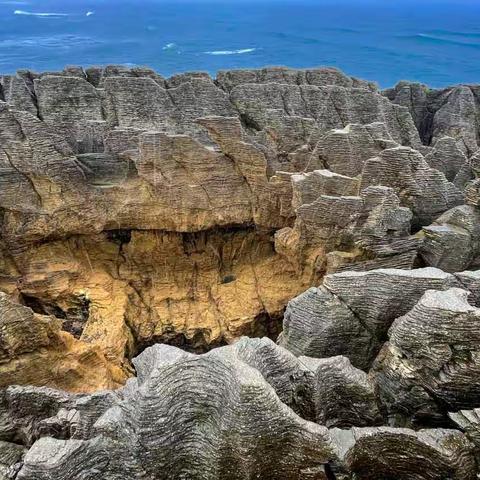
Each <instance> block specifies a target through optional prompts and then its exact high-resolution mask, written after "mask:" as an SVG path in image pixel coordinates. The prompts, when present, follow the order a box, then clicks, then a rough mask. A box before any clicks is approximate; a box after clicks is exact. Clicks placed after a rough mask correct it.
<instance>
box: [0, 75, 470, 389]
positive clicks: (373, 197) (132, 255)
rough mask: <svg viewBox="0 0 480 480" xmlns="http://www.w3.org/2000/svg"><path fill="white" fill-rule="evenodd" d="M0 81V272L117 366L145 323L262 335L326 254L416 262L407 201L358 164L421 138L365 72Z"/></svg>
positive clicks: (436, 184)
mask: <svg viewBox="0 0 480 480" xmlns="http://www.w3.org/2000/svg"><path fill="white" fill-rule="evenodd" d="M0 83H1V86H2V87H1V92H2V94H1V95H2V96H1V100H3V101H2V102H1V103H0V186H1V188H0V209H1V213H2V216H1V218H2V228H1V239H0V251H1V255H0V290H1V291H4V292H6V293H8V294H10V295H12V296H13V298H15V299H17V300H18V301H19V302H21V303H24V304H26V305H28V306H30V307H31V308H33V310H34V311H35V312H36V313H39V314H43V315H50V316H55V317H57V318H59V319H60V320H61V325H62V328H63V329H64V330H66V331H68V332H70V333H72V334H73V335H74V336H75V337H76V338H77V339H78V341H79V342H80V343H79V345H84V344H86V346H85V347H84V348H97V347H99V348H100V351H101V353H102V354H103V355H104V356H105V358H106V360H107V362H108V363H109V364H110V365H109V368H111V369H114V370H119V369H120V371H119V373H118V374H117V375H116V377H115V378H117V379H118V378H120V379H122V378H123V379H124V378H126V377H127V376H129V375H131V368H130V363H129V362H130V359H131V358H132V356H134V355H135V354H136V353H137V352H139V351H141V350H142V349H143V348H145V346H148V345H150V344H153V343H155V342H158V341H163V342H168V343H173V344H180V345H185V346H186V347H187V348H189V349H192V350H194V351H204V350H207V349H208V348H210V346H215V345H221V344H223V343H228V342H231V341H232V340H233V339H235V338H237V337H239V336H241V335H243V334H249V335H264V334H268V335H271V336H272V337H275V336H276V335H277V333H278V330H279V319H280V318H281V316H282V312H283V309H284V307H285V305H286V304H287V302H288V300H290V299H291V298H293V297H294V296H295V295H297V294H299V293H301V292H302V291H303V290H304V289H305V288H307V287H309V286H310V285H312V284H313V283H315V282H318V281H319V280H320V278H321V277H322V276H323V275H324V273H325V272H331V271H337V270H341V269H345V268H351V269H355V270H364V269H372V268H379V267H398V268H412V266H414V263H415V259H416V257H417V251H418V247H419V245H420V243H421V242H420V241H419V240H418V239H416V238H414V237H411V236H410V233H411V232H410V229H411V225H410V219H411V216H412V214H411V213H410V211H409V210H408V208H413V207H414V206H415V204H412V202H410V200H409V199H407V197H406V196H405V195H404V194H403V192H404V188H405V186H404V185H403V184H402V185H400V187H399V188H397V189H396V185H394V186H393V187H392V189H388V188H387V187H389V186H391V183H392V182H391V180H390V179H388V178H385V180H382V181H381V182H378V181H377V180H372V181H370V182H369V183H368V182H367V183H365V181H364V180H363V177H364V174H363V172H364V169H365V167H366V165H367V164H368V162H369V161H370V160H369V159H371V158H372V157H376V156H379V155H383V152H387V151H390V150H392V149H393V152H394V153H393V155H395V156H396V153H395V152H396V151H397V150H396V149H398V148H400V147H399V146H401V145H403V146H405V147H409V148H418V149H420V150H421V151H422V152H424V150H423V146H422V145H421V143H420V137H419V135H418V132H417V130H416V128H415V125H414V123H413V120H412V118H411V115H410V114H409V112H408V109H407V108H406V107H404V106H399V105H396V104H394V103H392V102H390V101H389V100H388V98H386V97H385V96H384V95H382V94H381V93H380V92H379V91H378V90H377V89H376V87H375V86H374V85H372V84H369V83H368V82H363V81H360V80H357V79H352V78H350V77H348V76H346V75H344V74H343V73H341V72H339V71H337V70H335V69H328V68H326V69H316V70H290V69H285V68H266V69H263V70H249V71H232V72H222V73H219V75H218V78H217V79H216V81H213V80H212V79H211V78H210V77H209V76H208V75H206V74H202V73H195V72H194V73H191V74H181V75H177V76H175V77H172V78H170V79H165V78H163V77H162V76H161V75H159V74H157V73H155V72H154V71H152V70H150V69H148V68H133V69H128V68H125V67H121V66H109V67H105V68H90V69H87V70H85V71H84V70H83V69H82V68H80V67H68V68H66V69H64V70H63V71H62V72H44V73H34V72H28V71H21V72H19V73H18V74H17V75H13V76H3V77H1V82H0ZM399 151H400V152H401V151H402V150H399ZM399 155H400V154H399ZM412 155H413V154H412ZM416 155H417V156H418V160H417V161H418V162H420V163H422V162H423V163H422V165H423V164H424V165H427V164H426V163H425V161H424V160H422V159H423V157H422V154H421V153H418V152H417V153H416ZM416 158H417V157H416ZM401 161H402V160H401V158H400V157H399V162H400V163H401ZM425 168H427V167H425ZM426 172H427V175H430V176H431V177H432V180H431V182H428V181H426V180H422V178H423V177H422V176H421V175H422V174H421V173H419V174H418V175H417V176H416V177H415V178H416V180H415V181H417V182H420V183H419V185H420V187H419V188H423V187H425V185H428V186H429V187H428V189H427V190H426V195H428V196H433V195H436V196H437V197H438V198H442V199H444V201H439V202H438V204H436V205H435V207H433V208H431V209H429V210H428V212H427V215H426V218H427V217H428V219H430V218H431V216H432V215H436V214H437V213H438V214H440V213H442V212H443V211H445V210H447V209H448V208H450V207H452V206H453V205H456V204H457V203H458V201H461V198H462V196H461V193H460V192H459V191H458V190H456V187H455V186H454V185H453V184H452V183H450V182H448V180H447V179H446V178H445V177H444V176H442V174H441V173H439V172H437V171H436V170H431V172H437V173H435V174H431V173H429V172H430V170H428V168H427V170H426ZM418 179H420V180H418ZM382 182H383V183H382ZM422 182H424V183H422ZM425 182H426V183H425ZM379 184H380V186H379ZM382 184H383V185H384V186H381V185H382ZM369 185H371V186H369ZM364 187H368V188H366V189H365V188H364ZM425 188H426V187H425ZM405 191H407V190H405ZM409 198H410V197H409ZM459 199H460V200H459ZM417 210H419V208H417ZM420 211H422V210H421V208H420ZM413 213H414V215H415V218H417V217H418V216H419V214H418V212H417V211H414V212H413ZM424 217H425V215H424ZM427 223H428V222H427ZM274 237H275V242H273V238H274ZM265 319H266V320H267V324H268V325H267V326H265ZM72 368H73V370H75V368H77V367H76V366H73V365H72ZM77 378H78V385H72V389H74V390H85V389H87V390H88V389H90V388H95V387H94V385H93V383H91V384H89V385H85V384H82V380H81V379H82V378H83V375H82V374H80V375H78V376H77ZM92 378H94V377H92ZM17 382H18V383H27V384H28V383H30V382H32V379H31V378H27V377H25V378H24V379H23V380H22V378H21V376H19V375H17ZM37 383H38V384H39V385H43V384H45V382H44V381H43V380H41V377H39V380H38V382H37ZM46 384H48V385H50V386H61V385H60V384H57V383H56V381H54V380H53V379H51V381H47V382H46ZM62 386H63V385H62ZM104 386H105V385H103V384H102V383H99V384H98V385H96V388H102V387H104Z"/></svg>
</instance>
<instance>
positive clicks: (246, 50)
mask: <svg viewBox="0 0 480 480" xmlns="http://www.w3.org/2000/svg"><path fill="white" fill-rule="evenodd" d="M255 50H256V48H241V49H239V50H213V51H211V52H203V53H206V54H207V55H241V54H242V53H251V52H254V51H255Z"/></svg>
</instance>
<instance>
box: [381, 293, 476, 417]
mask: <svg viewBox="0 0 480 480" xmlns="http://www.w3.org/2000/svg"><path fill="white" fill-rule="evenodd" d="M467 296H468V292H467V291H465V290H461V289H459V288H452V289H450V290H447V291H446V292H439V291H431V290H429V291H427V292H426V293H425V294H424V295H423V297H422V298H421V299H420V300H419V302H418V303H417V304H416V305H415V306H414V307H413V309H412V310H411V311H410V312H408V313H407V314H406V315H404V316H402V317H400V318H397V320H395V322H394V323H393V325H392V327H391V328H390V331H389V342H388V343H386V344H385V346H384V348H383V350H382V352H381V353H380V354H379V357H378V358H377V360H376V365H375V367H374V375H375V381H376V383H377V388H378V389H379V392H380V396H381V399H382V403H383V404H384V405H385V406H386V408H387V410H388V412H389V414H390V415H393V416H398V417H402V416H405V417H407V419H411V421H412V422H414V423H415V422H418V423H421V422H422V421H425V419H431V421H434V420H435V419H437V418H439V420H442V416H443V415H444V414H445V411H457V410H461V409H469V408H473V407H475V406H476V405H478V404H479V402H480V383H479V381H478V379H479V374H480V365H479V352H478V348H479V347H478V345H479V339H480V309H478V308H476V307H473V306H472V305H470V304H469V303H468V301H467Z"/></svg>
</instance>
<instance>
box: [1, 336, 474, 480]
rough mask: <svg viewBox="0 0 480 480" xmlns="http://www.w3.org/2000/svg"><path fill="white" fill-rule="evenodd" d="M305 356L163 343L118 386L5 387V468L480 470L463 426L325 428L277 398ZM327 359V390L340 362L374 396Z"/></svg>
mask: <svg viewBox="0 0 480 480" xmlns="http://www.w3.org/2000/svg"><path fill="white" fill-rule="evenodd" d="M243 360H245V361H243ZM272 360H273V363H272ZM309 360H313V359H307V358H301V359H298V361H297V366H294V363H295V361H294V360H293V357H289V355H288V353H287V352H284V351H282V349H281V348H280V347H276V346H275V345H274V344H273V343H272V342H271V341H269V340H266V339H264V340H255V339H254V340H250V339H242V340H241V341H239V342H238V343H236V344H234V345H232V346H228V347H223V348H220V349H217V350H216V351H215V350H214V351H212V352H210V353H207V354H204V355H200V356H198V355H194V354H191V353H188V352H185V351H182V350H180V349H177V348H175V347H171V346H165V345H163V346H161V345H156V346H153V347H150V348H148V349H146V350H145V351H144V352H143V353H142V354H141V355H140V356H139V357H137V358H136V359H135V360H134V364H135V366H136V368H137V377H136V378H132V379H130V380H129V381H128V382H127V384H126V386H125V387H124V388H122V389H120V390H118V391H117V392H115V393H109V392H102V393H96V394H89V395H85V394H68V393H65V392H59V391H55V390H51V389H45V388H38V387H9V388H8V389H7V390H6V391H5V392H4V395H3V398H1V399H0V404H1V405H2V408H3V412H5V414H4V415H3V416H0V442H1V443H0V452H1V453H2V457H0V458H1V459H2V462H3V464H4V465H6V471H8V472H14V473H12V474H13V477H12V476H11V477H7V478H17V479H23V480H26V479H36V480H42V479H49V480H50V479H51V480H53V479H56V480H58V479H67V478H68V479H77V478H78V479H80V478H82V479H87V478H88V479H90V478H91V479H93V478H105V479H117V480H118V479H125V480H126V479H132V478H151V479H164V478H165V479H166V478H169V479H170V478H198V479H212V480H213V479H218V478H226V479H227V478H228V479H230V478H231V479H253V478H265V479H272V480H273V479H282V478H285V479H294V478H298V479H305V478H307V479H329V478H338V479H354V478H356V479H365V480H366V479H372V478H373V479H384V478H392V477H394V478H400V479H410V478H416V479H422V480H423V479H425V480H427V479H431V478H434V479H442V478H447V477H448V478H455V479H461V480H469V479H473V478H474V475H475V457H474V446H473V444H472V443H470V441H469V440H468V439H467V438H466V436H465V435H463V434H462V433H461V432H459V431H454V430H445V429H436V430H422V431H420V432H415V431H413V430H408V429H396V428H388V427H375V428H372V427H365V428H358V427H353V428H351V429H343V430H340V429H338V428H334V429H331V430H328V429H327V428H326V427H325V426H321V425H318V424H316V423H313V422H311V421H306V420H304V419H302V418H300V417H299V416H298V415H296V414H295V413H294V412H293V411H292V410H291V409H290V408H289V407H288V406H287V405H286V404H285V403H283V402H282V400H281V395H282V393H281V392H282V391H283V392H284V390H283V389H282V387H281V385H282V384H283V385H285V384H286V383H285V382H287V381H288V374H289V373H290V374H291V373H292V372H293V371H294V370H295V369H298V365H300V364H301V363H303V364H304V365H309V366H312V365H313V363H311V362H310V363H309ZM329 362H330V363H328V362H322V361H320V362H317V363H318V365H320V368H319V370H318V372H319V373H318V375H317V376H316V379H317V380H319V383H318V388H320V389H321V391H322V392H323V393H324V394H325V393H328V392H327V389H329V388H330V387H331V386H332V385H333V384H334V383H335V381H333V383H332V379H330V380H329V382H330V384H329V385H326V384H323V383H322V382H323V380H326V379H327V378H328V371H327V370H328V369H329V368H330V367H334V368H336V369H337V372H338V373H340V377H343V378H344V379H346V378H350V380H353V379H354V378H355V379H354V380H353V381H354V383H355V384H356V385H357V386H356V387H353V388H359V387H360V389H359V390H357V392H358V394H359V395H361V393H360V392H361V390H362V389H365V388H366V389H367V390H364V391H365V393H367V391H369V392H370V393H368V395H370V396H371V394H372V390H371V388H370V387H368V386H367V384H366V378H365V377H364V376H363V377H362V376H359V375H358V374H356V373H354V372H353V371H352V367H351V365H349V364H348V362H347V361H346V360H345V359H342V358H336V359H330V360H329ZM345 362H347V363H345ZM314 363H315V362H314ZM253 365H256V366H253ZM341 372H345V376H343V374H342V373H341ZM347 372H348V373H347ZM284 374H287V375H285V376H284ZM352 374H353V377H352ZM363 375H364V374H363ZM282 377H283V380H281V378H282ZM340 377H338V378H340ZM312 378H313V377H312ZM268 379H269V380H268ZM275 379H276V380H275ZM290 379H291V380H292V378H291V377H290ZM274 383H276V386H273V384H274ZM340 383H342V380H340ZM352 385H353V384H352ZM360 385H361V386H360ZM348 388H352V387H348ZM348 388H347V390H348ZM334 390H335V392H336V393H340V391H341V390H336V389H335V388H334ZM278 392H280V393H279V395H277V393H278ZM358 399H359V400H361V398H360V397H359V398H358ZM324 400H327V399H326V397H324ZM332 400H333V398H332ZM327 403H328V401H327ZM327 403H325V402H324V401H322V402H321V404H322V405H323V406H324V405H326V404H327ZM359 406H360V405H359V404H357V407H359ZM333 407H334V405H333V403H330V408H333ZM352 413H353V412H352V411H351V412H350V418H351V420H355V419H356V418H359V417H358V415H353V416H352ZM356 413H357V414H360V415H362V414H363V415H365V414H366V412H361V411H358V412H356ZM376 415H377V414H375V416H376ZM364 418H365V417H364ZM13 442H16V443H13ZM22 445H25V447H23V446H22ZM126 451H128V455H125V452H126ZM399 453H401V454H400V455H399Z"/></svg>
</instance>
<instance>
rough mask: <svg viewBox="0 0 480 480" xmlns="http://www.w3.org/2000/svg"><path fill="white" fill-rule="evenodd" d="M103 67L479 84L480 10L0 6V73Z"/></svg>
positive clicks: (162, 1) (479, 3) (355, 3)
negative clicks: (334, 73)
mask: <svg viewBox="0 0 480 480" xmlns="http://www.w3.org/2000/svg"><path fill="white" fill-rule="evenodd" d="M107 63H116V64H127V65H149V66H151V67H153V68H155V69H156V70H158V71H159V72H160V73H162V74H164V75H171V74H173V73H177V72H182V71H187V70H204V71H208V72H210V73H212V74H214V73H215V72H216V71H217V70H219V69H225V68H239V67H260V66H265V65H288V66H292V67H312V66H320V65H333V66H337V67H339V68H341V69H343V70H344V71H346V72H347V73H349V74H351V75H355V76H359V77H362V78H366V79H370V80H376V81H378V82H379V83H380V85H381V86H383V87H386V86H391V85H393V84H395V83H396V82H397V81H399V80H402V79H407V80H416V81H421V82H424V83H428V84H430V85H432V86H435V87H439V86H445V85H449V84H452V83H460V82H463V83H480V0H471V1H467V0H463V1H462V0H457V1H453V0H450V1H447V0H444V1H442V0H437V1H435V0H417V1H411V0H376V1H374V0H337V1H333V0H317V1H314V0H310V1H308V0H296V1H295V0H257V1H255V2H253V1H249V0H224V1H220V0H217V1H212V0H195V1H194V0H190V1H187V0H184V1H176V2H173V1H171V0H170V1H167V0H85V1H83V0H82V1H80V0H68V1H67V0H63V1H62V0H25V1H21V0H19V1H13V0H0V72H1V73H12V72H14V71H15V70H17V69H19V68H29V69H33V70H37V71H44V70H56V69H61V68H63V66H64V65H72V64H75V65H84V66H88V65H98V64H107Z"/></svg>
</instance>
